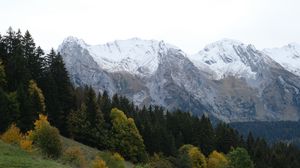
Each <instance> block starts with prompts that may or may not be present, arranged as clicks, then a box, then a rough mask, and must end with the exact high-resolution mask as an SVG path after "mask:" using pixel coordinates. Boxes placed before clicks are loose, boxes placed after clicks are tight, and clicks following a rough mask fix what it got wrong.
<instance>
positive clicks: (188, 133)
mask: <svg viewBox="0 0 300 168" xmlns="http://www.w3.org/2000/svg"><path fill="white" fill-rule="evenodd" d="M0 60H1V64H0V133H3V132H5V131H6V130H7V129H8V128H9V127H10V126H11V124H12V123H15V124H16V126H17V127H18V128H20V130H21V131H22V132H24V133H25V132H26V131H28V130H31V129H34V125H33V123H34V122H35V121H36V120H37V119H38V118H39V114H43V115H45V116H47V119H48V120H49V122H50V123H51V124H52V125H53V126H54V127H56V128H57V129H58V130H59V132H60V134H61V135H63V136H65V137H68V138H72V139H74V140H76V141H79V142H81V143H84V144H87V145H89V146H91V147H95V148H98V149H100V150H110V151H116V152H118V153H120V154H121V155H122V156H123V157H124V158H125V159H126V160H130V161H132V162H133V163H136V164H141V167H143V166H145V167H147V166H148V167H180V168H183V167H184V168H185V167H201V168H206V167H209V168H221V167H223V168H224V167H228V168H229V167H230V168H239V167H241V168H247V167H256V168H268V167H269V168H299V167H300V150H299V149H298V148H297V147H295V146H293V145H290V144H285V143H274V144H272V145H268V143H267V142H266V141H265V140H264V139H262V138H259V137H256V138H254V136H253V135H252V134H251V133H249V134H248V135H247V136H242V135H241V134H239V133H238V132H237V131H236V130H235V129H233V128H231V127H230V126H229V125H228V124H225V123H218V124H216V126H213V125H212V123H211V121H210V119H209V118H207V117H206V116H200V117H198V116H192V115H190V113H187V112H183V111H180V110H177V111H172V112H170V111H168V110H166V109H164V108H163V107H159V106H149V107H142V108H140V107H137V106H136V105H134V104H133V103H132V102H131V101H130V100H128V99H127V98H126V97H123V96H121V95H117V94H115V95H113V96H112V97H110V96H109V95H108V93H107V92H106V91H104V92H101V93H97V92H95V91H94V90H93V89H92V88H91V87H90V86H84V87H78V88H75V87H74V86H73V85H72V83H71V82H70V79H69V76H68V72H67V70H66V68H65V65H64V62H63V59H62V56H61V55H60V53H56V52H55V50H54V49H52V50H51V51H50V53H48V54H45V53H44V52H43V50H42V49H41V48H40V47H38V46H36V44H35V42H34V40H33V38H32V36H31V35H30V33H29V32H28V31H26V32H25V34H24V35H23V34H22V33H21V31H20V30H18V31H14V30H13V29H12V28H9V29H8V31H7V33H6V34H5V35H3V36H1V35H0Z"/></svg>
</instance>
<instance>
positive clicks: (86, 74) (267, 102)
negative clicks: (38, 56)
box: [58, 37, 300, 122]
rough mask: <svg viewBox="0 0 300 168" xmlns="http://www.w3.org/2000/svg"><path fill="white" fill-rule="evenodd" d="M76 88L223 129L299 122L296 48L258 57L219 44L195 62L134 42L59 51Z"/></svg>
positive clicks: (75, 45)
mask: <svg viewBox="0 0 300 168" xmlns="http://www.w3.org/2000/svg"><path fill="white" fill-rule="evenodd" d="M58 52H60V53H61V55H62V56H63V59H64V61H65V64H66V68H67V70H68V72H69V74H70V77H71V80H72V82H73V83H74V84H75V86H84V85H91V86H92V87H93V88H94V89H95V90H96V91H97V92H103V91H104V90H106V91H107V92H108V93H109V95H113V94H115V93H117V94H119V95H124V96H126V97H128V98H129V99H131V100H132V101H133V102H134V103H135V104H137V105H139V106H143V105H161V106H163V107H165V108H166V109H169V110H171V111H172V110H175V109H181V110H184V111H187V112H190V113H192V114H194V115H199V116H200V115H203V114H205V115H208V116H210V117H212V118H216V119H219V120H222V121H225V122H237V121H239V122H243V121H279V120H292V121H295V120H299V118H300V93H299V89H300V46H299V45H298V44H296V43H291V44H288V45H286V46H283V47H282V48H271V49H263V50H258V49H256V48H255V47H254V46H253V45H251V44H244V43H242V42H239V41H236V40H231V39H223V40H220V41H217V42H214V43H211V44H209V45H207V46H206V47H204V49H202V50H200V51H199V52H198V53H196V54H186V53H185V52H184V51H182V50H181V49H180V48H178V47H176V46H174V45H171V44H168V43H165V42H164V41H156V40H143V39H139V38H132V39H128V40H118V41H114V42H110V43H106V44H102V45H89V44H86V43H85V42H84V41H83V40H82V39H78V38H75V37H67V38H66V39H65V40H64V41H63V43H62V44H61V45H60V46H59V47H58Z"/></svg>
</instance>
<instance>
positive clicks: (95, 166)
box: [92, 156, 108, 168]
mask: <svg viewBox="0 0 300 168" xmlns="http://www.w3.org/2000/svg"><path fill="white" fill-rule="evenodd" d="M92 168H108V167H107V166H106V163H105V161H104V160H102V159H100V158H99V157H98V156H97V157H96V158H95V160H94V161H93V163H92Z"/></svg>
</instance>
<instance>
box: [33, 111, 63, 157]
mask: <svg viewBox="0 0 300 168" xmlns="http://www.w3.org/2000/svg"><path fill="white" fill-rule="evenodd" d="M29 136H30V138H31V140H33V142H34V144H36V145H37V146H38V147H39V148H40V149H41V150H42V152H43V153H44V154H45V155H47V156H48V157H54V158H57V157H59V156H60V155H61V153H62V142H61V140H60V135H59V131H58V129H57V128H55V127H52V126H51V125H50V123H49V122H48V119H47V116H45V115H42V114H40V115H39V119H38V120H36V121H35V122H34V130H33V131H32V132H30V133H29Z"/></svg>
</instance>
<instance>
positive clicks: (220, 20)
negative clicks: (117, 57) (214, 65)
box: [0, 0, 300, 53]
mask: <svg viewBox="0 0 300 168" xmlns="http://www.w3.org/2000/svg"><path fill="white" fill-rule="evenodd" d="M0 22H1V23H0V32H1V34H4V33H5V32H6V31H7V29H8V27H9V26H12V27H13V28H14V29H18V28H20V29H21V30H22V32H24V31H25V30H27V29H28V30H29V31H30V32H31V34H32V35H33V37H34V39H35V42H36V43H37V44H38V45H41V46H42V48H44V49H49V48H51V47H54V48H57V46H58V45H59V44H60V43H61V42H62V41H63V39H64V38H65V37H67V36H69V35H72V36H76V37H79V38H82V39H84V40H85V41H86V42H87V43H88V44H102V43H106V42H110V41H113V40H116V39H128V38H132V37H140V38H143V39H156V40H164V41H166V42H168V43H171V44H174V45H176V46H178V47H180V48H182V49H183V50H184V51H186V52H187V53H195V52H197V51H199V50H201V49H202V48H203V47H204V46H205V45H206V44H208V43H211V42H214V41H217V40H220V39H222V38H231V39H237V40H239V41H242V42H244V43H251V44H254V45H255V46H256V47H257V48H267V47H280V46H282V45H285V44H288V43H290V42H298V43H299V42H300V1H299V0H0Z"/></svg>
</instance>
